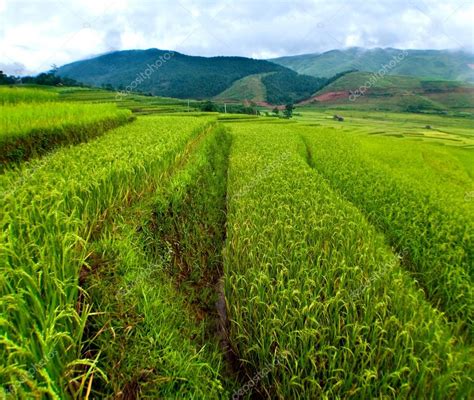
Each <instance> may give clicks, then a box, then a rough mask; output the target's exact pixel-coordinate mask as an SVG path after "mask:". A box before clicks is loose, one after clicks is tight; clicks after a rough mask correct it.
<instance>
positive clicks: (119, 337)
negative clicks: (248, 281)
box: [85, 128, 232, 399]
mask: <svg viewBox="0 0 474 400" xmlns="http://www.w3.org/2000/svg"><path fill="white" fill-rule="evenodd" d="M229 145H230V142H229V135H228V134H227V133H226V131H225V130H223V129H222V128H215V129H213V130H212V131H209V132H204V134H202V135H200V136H198V137H196V138H195V139H194V140H192V141H191V142H190V143H189V144H188V145H187V147H186V150H185V152H184V153H183V157H182V158H181V159H180V160H179V161H178V162H177V163H176V164H175V165H174V166H173V167H172V168H170V169H169V170H168V171H167V174H166V176H164V177H162V178H161V179H160V180H159V181H158V182H157V185H156V191H153V192H151V193H149V194H147V195H146V196H144V197H142V198H141V199H140V201H139V202H137V204H135V205H133V207H132V208H131V209H125V210H121V211H120V212H119V213H114V214H113V215H111V216H110V217H109V218H108V219H109V220H110V221H108V222H107V224H106V226H105V228H104V229H103V230H102V232H103V233H102V235H101V238H100V239H99V240H98V241H97V242H94V243H92V246H91V247H92V248H91V251H90V252H91V253H92V254H93V255H92V256H91V257H90V258H91V260H93V262H92V263H91V269H92V273H91V274H90V276H89V277H88V278H87V284H86V285H85V287H86V290H87V291H88V293H89V296H90V297H91V299H92V301H93V308H92V313H94V311H97V313H96V315H94V316H93V317H91V319H90V322H89V323H90V325H91V327H89V329H92V332H90V333H89V336H91V337H92V340H91V343H90V345H89V348H91V349H95V348H97V349H100V352H101V356H100V359H99V367H100V368H101V369H102V370H103V371H104V373H105V375H106V376H107V381H101V382H94V385H93V387H92V388H93V390H92V395H93V396H96V397H99V398H104V397H114V396H118V395H119V393H123V394H124V395H125V396H129V397H134V396H139V397H141V398H206V399H217V398H229V397H230V393H229V387H232V382H231V380H230V379H227V378H224V377H223V375H224V374H225V372H224V365H223V359H222V356H221V353H220V350H219V344H218V340H217V338H216V336H215V333H214V332H215V330H216V327H215V326H214V324H215V322H214V321H215V315H214V314H215V312H214V311H213V309H214V302H215V288H214V286H215V283H216V280H217V279H218V278H219V277H220V273H221V271H220V269H221V249H222V245H223V240H224V224H225V213H224V207H225V191H226V173H227V166H226V162H227V154H228V149H229ZM95 332H98V333H97V334H96V333H95ZM224 381H225V385H224ZM224 387H225V389H224Z"/></svg>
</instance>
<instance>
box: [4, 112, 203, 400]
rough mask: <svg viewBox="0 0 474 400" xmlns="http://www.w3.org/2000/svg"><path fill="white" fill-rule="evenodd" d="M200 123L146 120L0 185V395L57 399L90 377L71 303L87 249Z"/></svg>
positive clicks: (81, 320) (83, 307) (80, 306)
mask: <svg viewBox="0 0 474 400" xmlns="http://www.w3.org/2000/svg"><path fill="white" fill-rule="evenodd" d="M210 121H211V119H209V118H207V119H206V118H192V117H190V118H183V117H178V118H173V117H146V118H143V119H140V120H138V121H136V122H134V123H133V124H132V125H129V126H125V127H121V128H117V129H115V130H114V131H112V132H111V133H110V134H108V135H107V136H103V137H101V138H98V139H97V140H95V141H94V142H90V143H87V144H81V145H78V146H75V147H72V148H65V149H61V150H59V151H58V152H56V153H54V154H51V155H49V156H46V157H44V158H42V159H39V160H35V161H32V162H31V163H29V164H28V165H23V166H21V167H20V168H19V170H17V171H8V172H6V173H5V174H4V175H2V176H1V177H0V178H1V180H0V187H1V198H0V204H1V207H2V210H3V213H2V220H1V226H2V241H1V244H0V246H1V252H0V254H1V259H0V265H1V274H0V277H1V278H0V293H1V302H0V306H1V315H2V320H1V325H2V328H1V335H0V354H1V359H2V360H4V361H3V363H2V370H1V374H0V383H1V386H2V388H3V390H4V393H3V394H5V390H9V391H10V395H11V396H13V397H15V398H31V397H35V396H36V397H48V398H64V397H66V392H67V391H68V390H69V391H70V392H73V393H83V390H84V387H86V386H87V385H88V383H89V382H90V381H91V380H92V376H93V373H96V374H99V371H96V370H95V369H94V368H93V367H94V365H96V362H95V361H94V360H90V359H83V358H82V355H81V353H80V343H81V338H82V334H83V330H84V326H85V323H86V319H87V316H88V313H89V306H88V305H87V302H86V303H82V302H78V300H79V293H80V289H79V286H78V278H79V272H80V270H81V269H82V268H83V267H84V266H86V265H87V264H88V261H87V260H88V252H87V243H88V241H89V240H90V239H91V237H92V236H93V235H94V234H95V232H100V229H101V227H102V224H103V221H104V219H105V217H106V216H107V215H108V214H109V213H113V212H114V209H116V208H117V207H120V206H123V205H125V204H129V203H130V202H131V201H132V200H133V199H135V198H138V197H140V196H141V194H142V193H143V192H144V191H146V190H149V188H150V185H153V182H157V180H159V179H160V176H161V174H163V173H164V171H166V169H167V168H169V167H170V166H171V165H172V164H173V163H174V162H175V160H176V159H177V157H178V156H179V154H180V153H181V152H182V151H183V149H184V147H185V144H186V143H187V142H188V140H189V139H190V138H192V137H195V136H196V135H197V134H199V132H201V131H202V129H204V127H205V126H206V123H209V122H210ZM91 235H92V236H91ZM89 367H90V368H89ZM31 371H33V372H31ZM77 374H79V376H80V377H79V378H78V377H77ZM68 385H69V388H68Z"/></svg>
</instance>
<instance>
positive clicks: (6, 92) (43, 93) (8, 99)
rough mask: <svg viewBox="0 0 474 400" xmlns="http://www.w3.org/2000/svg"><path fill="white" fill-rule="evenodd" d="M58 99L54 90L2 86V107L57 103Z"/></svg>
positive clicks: (0, 103)
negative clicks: (7, 105)
mask: <svg viewBox="0 0 474 400" xmlns="http://www.w3.org/2000/svg"><path fill="white" fill-rule="evenodd" d="M58 99H59V95H58V93H57V92H56V91H53V90H45V89H37V88H28V87H11V86H0V105H6V104H17V103H44V102H46V101H57V100H58Z"/></svg>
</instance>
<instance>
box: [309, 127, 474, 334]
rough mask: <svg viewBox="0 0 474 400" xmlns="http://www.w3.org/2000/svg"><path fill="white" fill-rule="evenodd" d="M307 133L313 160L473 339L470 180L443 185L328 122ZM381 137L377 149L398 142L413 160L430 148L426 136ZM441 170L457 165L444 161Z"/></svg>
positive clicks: (432, 175)
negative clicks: (415, 139) (392, 163)
mask: <svg viewBox="0 0 474 400" xmlns="http://www.w3.org/2000/svg"><path fill="white" fill-rule="evenodd" d="M305 137H306V138H307V140H308V143H309V146H310V151H311V154H312V157H313V159H314V160H315V161H314V166H315V168H316V169H317V170H318V171H319V172H320V173H321V174H322V175H323V176H324V177H326V178H327V179H328V181H329V183H330V184H331V185H333V186H334V188H336V189H337V190H338V191H339V192H340V193H341V194H342V195H343V196H344V197H345V198H347V199H348V200H349V201H351V202H352V203H354V204H355V205H357V206H358V207H360V209H361V210H363V211H364V213H365V214H366V215H367V217H368V218H369V220H370V221H371V222H372V223H373V224H374V225H375V226H377V227H379V228H380V229H381V230H382V231H383V232H384V233H385V236H386V237H387V239H388V241H389V242H390V244H391V245H392V246H394V247H395V248H396V249H397V251H400V252H401V251H402V250H405V251H406V255H405V259H404V264H405V266H406V268H408V269H409V270H411V271H412V273H413V274H414V277H415V278H416V280H417V281H418V282H419V283H420V284H421V286H422V287H423V289H424V290H425V292H426V296H427V298H428V299H429V300H430V301H431V302H432V303H433V305H434V306H435V307H437V308H440V309H441V310H442V311H444V312H445V313H446V315H447V316H448V317H449V318H450V319H451V320H452V321H454V322H455V323H457V324H458V325H460V328H459V327H458V329H461V330H466V331H469V332H470V333H469V335H470V339H472V334H473V333H474V332H473V331H472V329H473V327H472V323H473V318H474V292H473V287H472V283H471V282H472V273H473V271H472V261H473V260H474V252H473V251H474V237H473V235H472V232H474V225H473V224H472V221H473V216H474V208H472V207H470V208H469V207H467V205H465V203H466V202H464V198H463V193H465V192H466V191H468V190H469V187H470V186H471V185H472V181H471V182H469V181H468V182H469V183H468V184H467V185H466V186H465V188H464V190H462V191H460V190H459V187H458V186H457V185H450V184H449V181H448V183H446V184H444V185H443V192H440V191H439V190H438V189H437V184H438V182H439V179H437V178H436V175H435V173H433V171H432V170H431V171H430V169H429V168H427V167H426V166H425V167H424V168H423V170H424V173H423V174H422V175H423V177H420V174H419V173H418V174H416V176H417V177H416V179H413V178H409V177H407V174H406V171H407V170H408V171H409V170H411V169H413V167H412V166H411V163H410V162H409V161H405V162H404V163H403V164H401V165H399V166H398V168H396V169H395V168H387V167H385V166H384V165H383V164H382V163H380V162H379V161H376V160H374V159H373V157H372V156H371V152H368V151H366V149H362V148H361V145H360V144H359V141H358V140H357V139H354V138H351V137H347V135H344V134H343V135H342V136H341V133H338V132H335V131H330V130H327V129H325V130H313V132H311V134H307V135H306V136H305ZM380 140H384V141H385V142H386V143H385V146H384V147H383V149H382V146H379V148H378V150H379V151H380V152H381V154H379V156H378V157H381V156H382V157H385V158H387V159H390V158H391V157H393V152H394V148H397V147H399V150H398V151H399V152H401V151H410V152H411V153H414V154H413V156H414V157H412V158H413V159H415V160H416V159H417V158H418V157H416V155H418V156H420V155H421V154H422V152H429V148H427V147H426V144H424V145H422V147H421V148H420V147H419V146H416V145H415V144H412V145H411V148H410V147H407V145H406V143H388V142H387V141H388V140H390V139H380ZM392 140H393V139H392ZM389 149H390V150H389ZM432 151H433V152H435V151H436V149H433V150H432ZM445 158H446V157H445ZM441 168H442V167H441ZM436 173H437V174H439V173H444V174H451V173H452V172H448V171H445V170H444V169H441V171H436ZM408 176H409V175H408ZM450 178H451V179H452V176H451V177H450ZM456 197H459V199H458V200H457V201H456ZM453 199H454V200H453Z"/></svg>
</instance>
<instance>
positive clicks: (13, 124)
mask: <svg viewBox="0 0 474 400" xmlns="http://www.w3.org/2000/svg"><path fill="white" fill-rule="evenodd" d="M2 96H3V97H2ZM57 97H58V96H57V93H54V92H50V91H46V90H40V89H21V88H20V89H17V88H11V89H1V92H0V98H7V99H15V100H14V101H13V102H12V101H10V102H6V103H4V104H3V105H0V124H1V126H2V130H1V132H0V169H2V170H3V169H5V167H7V166H9V165H10V164H11V165H14V164H18V163H19V162H21V161H24V160H27V159H30V158H33V157H37V156H41V155H44V154H46V153H47V152H49V151H51V150H52V149H54V148H56V147H59V146H62V145H68V144H77V143H80V142H84V141H87V140H88V139H90V138H93V137H96V136H99V135H101V134H103V133H104V132H105V131H107V130H109V129H111V128H114V127H117V126H119V125H123V124H125V123H127V122H128V121H129V119H130V118H131V112H130V111H129V110H120V109H118V108H117V107H116V106H115V105H114V104H110V103H109V104H98V105H92V104H77V103H66V102H59V101H53V99H56V98H57Z"/></svg>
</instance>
